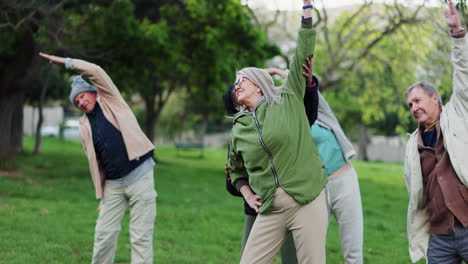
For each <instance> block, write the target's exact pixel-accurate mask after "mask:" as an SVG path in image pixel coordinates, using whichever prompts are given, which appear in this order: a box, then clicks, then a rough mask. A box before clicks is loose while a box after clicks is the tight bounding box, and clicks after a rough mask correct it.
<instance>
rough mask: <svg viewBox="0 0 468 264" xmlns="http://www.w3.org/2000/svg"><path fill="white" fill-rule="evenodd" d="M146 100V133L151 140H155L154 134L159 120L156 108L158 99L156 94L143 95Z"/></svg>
mask: <svg viewBox="0 0 468 264" xmlns="http://www.w3.org/2000/svg"><path fill="white" fill-rule="evenodd" d="M143 99H144V101H145V109H146V112H145V130H144V131H145V134H146V136H147V137H148V138H149V139H150V140H151V141H154V135H155V133H156V128H155V125H156V122H157V120H158V117H157V114H156V111H155V109H154V107H155V104H156V100H155V96H154V95H143Z"/></svg>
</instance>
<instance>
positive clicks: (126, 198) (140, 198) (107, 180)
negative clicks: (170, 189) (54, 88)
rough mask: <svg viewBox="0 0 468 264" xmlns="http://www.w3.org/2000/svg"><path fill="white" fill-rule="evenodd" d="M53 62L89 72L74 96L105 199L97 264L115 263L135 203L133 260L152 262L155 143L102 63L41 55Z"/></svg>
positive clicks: (96, 181)
mask: <svg viewBox="0 0 468 264" xmlns="http://www.w3.org/2000/svg"><path fill="white" fill-rule="evenodd" d="M40 55H41V56H42V57H44V58H45V59H47V60H49V61H50V63H58V64H65V67H66V68H68V69H73V70H76V71H78V72H79V73H81V74H82V75H84V76H86V77H87V78H88V79H89V80H90V81H91V83H92V84H93V85H91V84H89V83H87V82H86V81H85V80H84V79H83V78H82V77H81V76H78V77H76V78H75V79H74V80H73V83H72V90H71V93H70V100H71V102H72V104H74V105H75V106H76V107H78V108H79V109H80V110H81V111H82V112H83V113H84V115H83V116H82V117H81V118H80V138H81V143H82V145H83V149H84V151H85V153H86V155H87V157H88V162H89V168H90V171H91V177H92V179H93V183H94V186H95V189H96V198H98V199H101V202H100V205H99V208H100V211H99V217H98V220H97V223H96V231H95V238H94V249H93V259H92V263H98V264H102V263H113V262H114V257H115V251H116V246H117V238H118V235H119V233H120V224H121V221H122V218H123V216H124V214H125V211H126V209H127V207H128V206H130V240H131V243H132V263H133V264H135V263H148V264H149V263H153V230H154V221H155V217H156V191H155V189H154V177H153V167H154V165H155V163H154V160H153V158H152V157H153V151H154V146H153V144H152V143H151V141H150V140H149V139H148V138H147V137H146V136H145V134H144V133H143V132H142V131H141V129H140V126H139V125H138V122H137V120H136V118H135V116H134V114H133V112H132V110H131V109H130V107H129V106H128V105H127V103H126V102H125V101H124V99H123V98H122V96H121V95H120V92H119V90H118V89H117V87H116V86H115V85H114V83H113V82H112V80H111V78H110V77H109V76H108V75H107V73H106V72H105V71H104V70H103V69H102V68H101V67H99V66H97V65H95V64H92V63H89V62H86V61H83V60H74V59H70V58H62V57H57V56H51V55H47V54H43V53H40Z"/></svg>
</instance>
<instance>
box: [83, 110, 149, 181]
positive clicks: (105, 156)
mask: <svg viewBox="0 0 468 264" xmlns="http://www.w3.org/2000/svg"><path fill="white" fill-rule="evenodd" d="M86 115H87V116H88V119H89V123H90V124H91V130H92V136H93V144H94V149H95V151H96V158H97V160H98V162H99V166H100V167H101V168H102V169H103V171H104V173H105V175H106V180H115V179H120V178H122V177H125V176H126V175H127V174H128V173H130V172H131V171H132V170H133V169H135V168H136V167H138V166H139V165H140V164H142V163H143V162H144V161H145V160H146V159H147V158H149V157H152V156H153V151H150V152H148V153H146V154H145V155H143V156H141V157H140V158H139V159H136V160H128V155H127V149H126V148H125V144H124V141H123V137H122V133H121V132H120V131H119V130H118V129H117V128H116V127H114V125H112V123H111V122H109V121H108V120H107V118H106V117H105V116H104V113H103V112H102V109H101V107H100V106H99V104H98V103H97V104H96V106H95V107H94V109H93V111H92V112H91V113H88V114H86Z"/></svg>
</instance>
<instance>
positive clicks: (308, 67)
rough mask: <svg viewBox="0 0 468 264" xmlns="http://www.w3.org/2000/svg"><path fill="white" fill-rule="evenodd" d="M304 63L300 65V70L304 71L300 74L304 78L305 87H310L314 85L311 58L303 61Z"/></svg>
mask: <svg viewBox="0 0 468 264" xmlns="http://www.w3.org/2000/svg"><path fill="white" fill-rule="evenodd" d="M305 61H306V63H305V64H302V68H303V69H304V70H305V72H303V73H302V75H304V77H305V78H306V85H307V86H311V85H313V84H314V75H313V72H312V57H307V58H306V59H305Z"/></svg>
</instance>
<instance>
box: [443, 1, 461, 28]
mask: <svg viewBox="0 0 468 264" xmlns="http://www.w3.org/2000/svg"><path fill="white" fill-rule="evenodd" d="M448 5H449V7H448V9H446V10H445V21H446V22H447V25H448V26H449V27H450V30H451V32H452V33H455V32H459V31H461V30H463V28H462V27H461V22H460V16H459V15H458V11H457V9H456V8H455V5H454V4H453V1H452V0H449V1H448Z"/></svg>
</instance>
